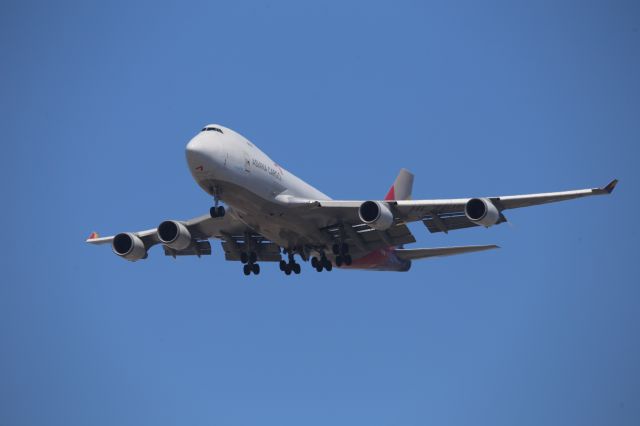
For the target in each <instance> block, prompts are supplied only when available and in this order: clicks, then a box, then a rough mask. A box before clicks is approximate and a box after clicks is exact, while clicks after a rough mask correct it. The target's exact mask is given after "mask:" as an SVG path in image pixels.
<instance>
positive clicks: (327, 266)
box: [320, 256, 333, 271]
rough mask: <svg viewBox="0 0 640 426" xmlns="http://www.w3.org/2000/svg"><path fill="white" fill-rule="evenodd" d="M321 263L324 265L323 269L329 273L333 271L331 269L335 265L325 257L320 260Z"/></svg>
mask: <svg viewBox="0 0 640 426" xmlns="http://www.w3.org/2000/svg"><path fill="white" fill-rule="evenodd" d="M320 262H321V263H322V267H324V269H326V270H327V271H331V269H333V265H332V264H331V262H330V261H329V259H327V258H326V257H324V256H323V257H322V259H320Z"/></svg>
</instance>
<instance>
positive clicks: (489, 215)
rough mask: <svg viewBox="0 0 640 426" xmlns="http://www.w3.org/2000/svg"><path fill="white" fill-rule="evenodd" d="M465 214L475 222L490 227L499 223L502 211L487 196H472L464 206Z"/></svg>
mask: <svg viewBox="0 0 640 426" xmlns="http://www.w3.org/2000/svg"><path fill="white" fill-rule="evenodd" d="M464 214H465V215H466V216H467V219H469V220H470V221H471V222H473V223H477V224H478V225H482V226H485V227H487V228H488V227H490V226H492V225H495V224H496V223H498V220H499V219H500V212H499V211H498V209H497V208H496V206H494V205H493V203H492V202H491V200H488V199H486V198H472V199H470V200H469V201H467V204H466V205H465V206H464Z"/></svg>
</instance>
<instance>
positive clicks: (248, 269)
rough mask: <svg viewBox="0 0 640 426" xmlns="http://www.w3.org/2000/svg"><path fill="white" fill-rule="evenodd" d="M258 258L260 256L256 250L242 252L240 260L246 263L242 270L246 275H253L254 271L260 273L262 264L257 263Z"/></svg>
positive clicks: (256, 273)
mask: <svg viewBox="0 0 640 426" xmlns="http://www.w3.org/2000/svg"><path fill="white" fill-rule="evenodd" d="M256 260H258V256H257V255H256V252H254V251H252V252H250V253H248V254H247V253H245V252H242V253H240V262H242V263H244V266H243V268H242V272H244V274H245V275H251V273H252V272H253V273H254V274H255V275H258V274H259V273H260V265H258V264H257V263H256Z"/></svg>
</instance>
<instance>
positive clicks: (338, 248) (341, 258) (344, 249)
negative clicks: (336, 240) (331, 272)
mask: <svg viewBox="0 0 640 426" xmlns="http://www.w3.org/2000/svg"><path fill="white" fill-rule="evenodd" d="M331 250H332V251H333V254H335V255H336V266H338V267H339V266H342V265H346V266H349V265H351V262H352V259H351V255H350V254H349V245H348V244H346V243H342V244H334V245H333V247H331Z"/></svg>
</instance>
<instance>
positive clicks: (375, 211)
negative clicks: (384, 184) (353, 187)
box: [358, 201, 393, 231]
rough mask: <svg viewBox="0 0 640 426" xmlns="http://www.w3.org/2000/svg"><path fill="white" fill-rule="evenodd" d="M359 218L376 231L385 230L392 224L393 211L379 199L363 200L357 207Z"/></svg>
mask: <svg viewBox="0 0 640 426" xmlns="http://www.w3.org/2000/svg"><path fill="white" fill-rule="evenodd" d="M358 216H359V217H360V220H361V221H363V222H364V223H366V224H367V225H369V226H370V227H372V228H373V229H377V230H378V231H385V230H387V229H389V228H390V227H391V225H393V213H391V210H389V207H387V205H386V204H384V203H381V202H380V201H365V202H364V203H362V204H361V205H360V208H358Z"/></svg>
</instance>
